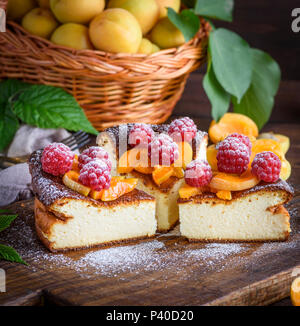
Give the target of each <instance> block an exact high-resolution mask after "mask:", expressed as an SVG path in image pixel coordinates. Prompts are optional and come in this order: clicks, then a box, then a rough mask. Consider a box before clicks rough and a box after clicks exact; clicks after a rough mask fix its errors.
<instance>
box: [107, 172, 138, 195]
mask: <svg viewBox="0 0 300 326" xmlns="http://www.w3.org/2000/svg"><path fill="white" fill-rule="evenodd" d="M137 184H138V179H136V178H130V179H118V178H117V177H116V178H115V177H113V178H112V181H111V185H110V187H109V189H105V190H103V192H102V196H101V200H102V201H112V200H116V199H117V198H119V197H121V196H123V195H125V194H127V193H129V192H131V191H132V190H134V189H135V188H136V186H137Z"/></svg>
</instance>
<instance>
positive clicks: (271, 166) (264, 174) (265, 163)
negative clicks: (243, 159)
mask: <svg viewBox="0 0 300 326" xmlns="http://www.w3.org/2000/svg"><path fill="white" fill-rule="evenodd" d="M251 168H252V169H251V172H252V174H254V175H255V176H257V177H258V179H260V180H263V181H265V182H275V181H277V180H278V179H279V175H280V170H281V161H280V159H279V157H278V156H277V155H276V154H274V153H273V152H261V153H258V154H256V155H255V158H254V160H253V162H252V164H251Z"/></svg>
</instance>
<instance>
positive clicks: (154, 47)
mask: <svg viewBox="0 0 300 326" xmlns="http://www.w3.org/2000/svg"><path fill="white" fill-rule="evenodd" d="M158 51H160V48H159V47H158V46H157V45H156V44H154V43H152V53H155V52H158Z"/></svg>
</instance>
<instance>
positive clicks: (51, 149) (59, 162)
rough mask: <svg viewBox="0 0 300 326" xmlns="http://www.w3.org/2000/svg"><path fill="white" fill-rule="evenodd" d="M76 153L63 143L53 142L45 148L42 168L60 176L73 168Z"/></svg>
mask: <svg viewBox="0 0 300 326" xmlns="http://www.w3.org/2000/svg"><path fill="white" fill-rule="evenodd" d="M74 157H75V155H74V153H73V152H72V151H71V149H70V148H69V147H68V146H66V145H64V144H62V143H52V144H50V145H48V146H46V147H45V148H44V151H43V154H42V159H41V161H42V168H43V170H44V171H45V172H47V173H50V174H52V175H55V176H58V175H63V174H65V173H67V172H69V171H70V170H71V169H72V165H73V161H74Z"/></svg>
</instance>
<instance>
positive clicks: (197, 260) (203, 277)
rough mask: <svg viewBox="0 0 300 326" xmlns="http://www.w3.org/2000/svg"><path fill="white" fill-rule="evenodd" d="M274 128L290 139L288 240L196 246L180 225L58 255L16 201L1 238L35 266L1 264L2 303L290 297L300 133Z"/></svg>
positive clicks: (298, 241) (298, 249)
mask: <svg viewBox="0 0 300 326" xmlns="http://www.w3.org/2000/svg"><path fill="white" fill-rule="evenodd" d="M297 127H298V126H297ZM273 128H274V130H276V131H277V132H281V133H284V134H288V135H290V137H291V141H292V148H291V150H290V151H289V155H288V159H289V160H290V161H291V163H292V166H293V175H292V177H291V179H290V182H291V183H292V184H293V185H294V186H295V188H296V196H295V198H294V200H293V201H292V202H291V203H290V204H289V205H288V209H289V211H290V213H291V216H292V223H291V224H292V230H293V233H292V235H291V237H290V239H289V241H287V242H283V243H265V244H258V243H257V244H256V243H255V244H191V243H188V241H187V240H185V239H184V238H182V237H180V235H179V233H178V228H177V229H175V230H173V231H172V232H170V233H168V234H160V235H157V237H156V238H155V239H154V240H149V241H141V242H138V243H135V244H134V245H130V246H120V247H113V248H107V249H97V250H95V249H94V250H84V251H79V252H72V253H68V254H52V253H49V252H48V251H47V250H46V249H45V248H44V247H43V245H42V244H41V243H40V242H39V240H38V239H37V237H36V234H35V231H34V227H33V211H32V201H27V202H22V203H16V204H14V205H12V206H11V209H12V210H13V211H15V212H16V213H18V214H19V217H18V218H17V219H16V220H15V221H14V222H13V224H12V225H11V227H10V228H9V229H8V230H6V231H4V232H2V233H1V234H0V237H1V239H0V243H5V244H8V245H12V246H13V247H14V248H16V249H17V250H18V252H19V253H20V254H21V255H22V257H23V258H24V259H25V260H26V261H27V262H28V264H29V266H24V265H20V264H14V263H9V262H4V261H0V268H3V269H4V270H5V271H6V277H7V283H6V293H0V304H3V305H33V304H39V303H41V301H43V300H44V301H47V302H50V303H55V304H63V305H266V304H270V303H273V302H275V301H278V300H280V299H282V298H285V297H287V296H288V295H289V289H290V284H291V281H292V279H294V278H295V276H296V274H297V273H298V274H299V275H300V217H299V212H298V211H297V209H298V208H299V203H300V199H299V195H298V194H299V191H298V189H299V186H298V185H299V177H300V164H299V163H300V162H299V154H298V151H299V145H298V144H299V139H298V138H299V132H298V131H297V130H298V128H297V129H296V128H295V129H294V128H291V126H289V125H276V126H270V129H273Z"/></svg>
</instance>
